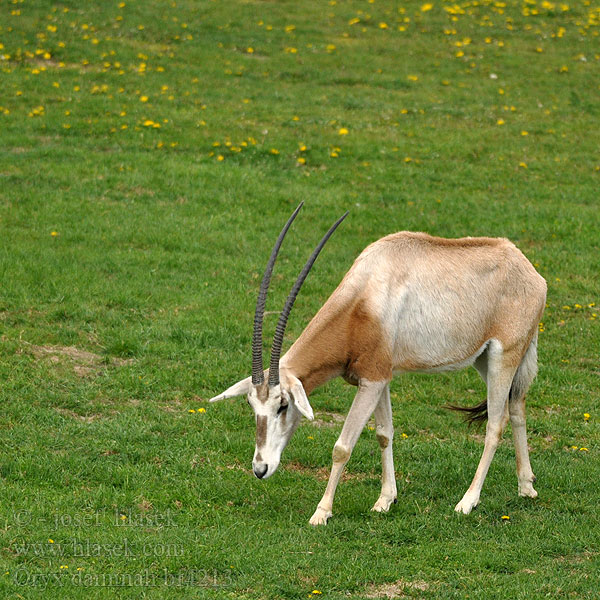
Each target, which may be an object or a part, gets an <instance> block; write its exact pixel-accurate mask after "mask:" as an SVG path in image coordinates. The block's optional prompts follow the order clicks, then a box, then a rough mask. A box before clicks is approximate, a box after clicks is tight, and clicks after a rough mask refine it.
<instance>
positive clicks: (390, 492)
mask: <svg viewBox="0 0 600 600" xmlns="http://www.w3.org/2000/svg"><path fill="white" fill-rule="evenodd" d="M375 432H376V434H377V442H378V443H379V447H380V448H381V494H380V496H379V498H378V500H377V502H375V505H374V506H373V508H372V509H371V510H374V511H375V512H387V511H388V510H390V506H391V505H392V504H393V503H394V502H396V498H397V497H398V492H397V489H396V473H395V471H394V454H393V450H392V442H393V439H394V423H393V421H392V403H391V400H390V386H389V385H386V386H385V389H384V390H383V393H382V394H381V400H379V404H378V405H377V406H376V407H375Z"/></svg>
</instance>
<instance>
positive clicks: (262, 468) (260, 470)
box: [254, 463, 269, 479]
mask: <svg viewBox="0 0 600 600" xmlns="http://www.w3.org/2000/svg"><path fill="white" fill-rule="evenodd" d="M268 470H269V465H266V464H265V463H259V464H257V465H256V466H255V467H254V474H255V475H256V476H257V477H258V478H259V479H262V478H263V477H264V476H265V475H266V474H267V471H268Z"/></svg>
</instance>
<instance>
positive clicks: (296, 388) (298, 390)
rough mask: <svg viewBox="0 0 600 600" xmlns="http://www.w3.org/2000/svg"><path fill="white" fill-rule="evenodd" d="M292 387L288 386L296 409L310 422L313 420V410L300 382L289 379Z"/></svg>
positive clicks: (295, 378)
mask: <svg viewBox="0 0 600 600" xmlns="http://www.w3.org/2000/svg"><path fill="white" fill-rule="evenodd" d="M290 379H291V383H292V385H291V386H290V394H291V395H292V397H293V398H294V402H295V403H296V408H297V409H298V410H299V411H300V412H301V413H302V414H303V415H304V416H305V417H306V418H307V419H308V420H309V421H312V420H313V419H314V418H315V415H314V414H313V409H312V407H311V405H310V403H309V401H308V396H307V395H306V392H305V391H304V386H303V385H302V382H301V381H300V380H299V379H298V378H297V377H294V376H291V377H290Z"/></svg>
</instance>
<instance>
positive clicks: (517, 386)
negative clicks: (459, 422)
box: [445, 332, 538, 427]
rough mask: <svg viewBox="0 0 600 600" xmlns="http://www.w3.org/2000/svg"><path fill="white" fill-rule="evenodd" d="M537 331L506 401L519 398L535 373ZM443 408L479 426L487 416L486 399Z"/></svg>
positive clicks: (466, 421)
mask: <svg viewBox="0 0 600 600" xmlns="http://www.w3.org/2000/svg"><path fill="white" fill-rule="evenodd" d="M537 338H538V336H537V332H536V333H535V335H534V336H533V339H532V340H531V343H530V344H529V348H527V351H526V352H525V355H524V356H523V359H522V360H521V364H520V365H519V368H518V369H517V372H516V373H515V376H514V377H513V381H512V384H511V386H510V391H509V392H508V401H509V402H515V401H518V400H521V398H523V396H524V395H525V394H526V393H527V390H528V389H529V386H530V385H531V382H532V381H533V379H534V377H535V376H536V374H537ZM445 408H449V409H450V410H455V411H457V412H462V413H463V414H464V415H465V419H464V420H465V423H468V424H469V427H470V426H471V425H477V426H481V425H482V424H483V423H485V421H487V418H488V411H487V399H486V400H484V401H483V402H480V403H479V404H477V405H476V406H455V405H453V404H447V405H446V407H445Z"/></svg>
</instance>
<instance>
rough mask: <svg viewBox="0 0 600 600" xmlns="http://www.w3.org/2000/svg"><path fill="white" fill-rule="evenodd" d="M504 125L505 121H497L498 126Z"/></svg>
mask: <svg viewBox="0 0 600 600" xmlns="http://www.w3.org/2000/svg"><path fill="white" fill-rule="evenodd" d="M504 123H505V121H504V119H498V120H497V121H496V125H504Z"/></svg>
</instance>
